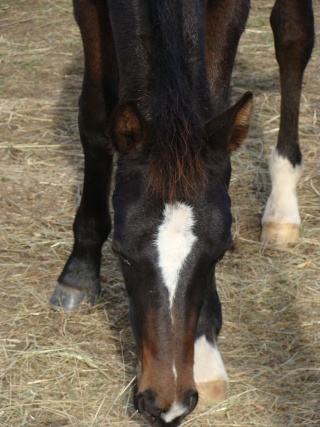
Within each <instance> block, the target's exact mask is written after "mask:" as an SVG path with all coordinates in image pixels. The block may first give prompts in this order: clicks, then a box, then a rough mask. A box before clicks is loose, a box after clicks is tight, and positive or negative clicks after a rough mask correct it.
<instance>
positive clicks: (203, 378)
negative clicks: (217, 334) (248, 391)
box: [193, 335, 229, 384]
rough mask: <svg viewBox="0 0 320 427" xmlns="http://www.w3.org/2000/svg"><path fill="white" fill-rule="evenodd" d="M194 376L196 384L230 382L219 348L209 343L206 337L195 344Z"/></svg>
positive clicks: (202, 337)
mask: <svg viewBox="0 0 320 427" xmlns="http://www.w3.org/2000/svg"><path fill="white" fill-rule="evenodd" d="M193 376H194V381H195V383H196V384H199V383H206V382H211V381H225V382H226V383H228V382H229V379H228V375H227V372H226V370H225V367H224V364H223V361H222V358H221V356H220V353H219V351H218V349H217V347H216V346H215V345H213V344H211V343H210V342H208V340H207V339H206V337H205V336H204V335H202V336H201V337H200V338H198V339H197V340H196V342H195V343H194V365H193Z"/></svg>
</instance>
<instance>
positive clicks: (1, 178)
mask: <svg viewBox="0 0 320 427" xmlns="http://www.w3.org/2000/svg"><path fill="white" fill-rule="evenodd" d="M252 3H253V4H252V10H251V16H250V20H249V22H248V26H247V31H246V32H245V34H244V35H243V38H242V41H241V45H240V48H239V54H238V57H237V61H236V68H235V72H234V77H233V97H234V98H235V99H236V98H239V96H240V95H241V94H242V93H244V92H245V91H247V90H251V91H253V93H254V95H255V112H254V117H253V120H252V128H251V131H250V136H249V138H248V141H247V143H246V146H245V147H243V148H242V149H241V150H239V151H238V152H237V153H235V155H234V156H233V168H234V173H233V178H232V183H231V195H232V200H233V217H234V224H233V234H234V237H235V243H236V250H235V251H234V252H233V253H229V254H228V255H227V256H226V257H225V258H224V260H223V261H222V262H221V264H219V268H218V272H217V283H218V288H219V294H220V297H221V300H222V304H223V313H224V326H223V330H222V333H221V337H220V341H219V348H220V351H221V354H222V356H223V359H224V361H225V365H226V368H227V371H228V374H229V377H230V389H229V397H228V399H227V400H226V401H224V402H222V403H220V404H218V405H207V406H205V405H203V404H200V405H199V407H198V408H197V410H196V411H195V412H194V413H192V414H191V415H190V416H189V417H188V418H187V419H186V420H185V422H184V423H183V426H190V427H191V426H192V427H196V426H198V427H205V426H216V427H222V426H228V427H229V426H230V427H231V426H232V427H240V426H241V427H242V426H246V427H247V426H259V427H264V426H265V427H288V426H307V427H311V426H320V313H319V312H320V310H319V307H320V275H319V273H320V224H319V217H320V215H319V214H320V200H319V196H320V158H319V151H320V137H319V133H320V128H319V122H318V119H317V117H318V114H319V112H320V77H319V76H320V73H319V71H320V70H319V67H320V55H319V46H318V44H316V47H315V50H314V54H313V58H312V60H311V62H310V65H309V66H308V69H307V71H306V75H305V80H304V89H303V96H302V101H301V124H300V140H301V146H302V151H303V155H304V160H305V163H304V164H305V170H304V175H303V177H302V179H301V181H300V183H299V188H298V196H299V203H300V212H301V217H302V230H301V238H300V240H299V242H298V243H297V244H296V245H294V246H292V247H290V248H289V250H288V251H280V250H278V249H277V248H275V247H273V246H271V245H270V246H266V245H263V244H261V243H260V242H259V233H260V220H261V215H262V212H263V206H264V204H265V202H266V199H267V196H268V192H269V190H270V181H269V177H268V170H267V165H268V158H269V155H270V151H271V147H273V146H274V143H275V141H276V137H277V131H278V126H279V101H280V97H279V81H278V69H277V64H276V61H275V58H274V51H273V38H272V33H271V30H270V28H269V23H268V19H269V14H270V9H271V5H272V1H267V0H256V1H253V2H252ZM314 7H315V15H316V31H317V32H318V29H319V28H320V27H319V24H320V5H319V1H318V0H314ZM82 66H83V59H82V49H81V42H80V37H79V33H78V30H77V28H76V25H75V23H74V20H73V16H72V7H71V1H69V0H68V1H67V0H60V1H58V2H57V1H54V0H32V1H31V0H25V1H24V0H15V1H10V0H8V1H6V0H2V1H0V79H1V85H0V378H1V382H0V426H1V427H27V426H28V427H29V426H30V427H31V426H32V427H102V426H118V427H128V426H147V424H146V422H145V421H144V419H143V418H142V417H141V416H140V415H139V414H136V413H135V410H134V408H133V405H132V389H133V369H134V361H135V356H134V343H133V338H132V334H131V330H130V326H129V321H128V304H127V299H126V295H125V291H124V285H123V282H122V279H121V275H120V273H119V270H118V267H117V263H116V261H115V259H114V256H113V255H112V253H111V251H110V240H109V241H108V242H107V243H106V245H105V247H104V256H103V266H102V274H101V276H102V277H101V279H102V285H103V291H102V295H101V298H100V301H99V304H98V306H97V307H96V308H95V309H94V310H93V311H92V313H89V314H82V315H81V314H75V315H73V316H66V315H64V314H63V313H52V312H51V311H50V309H49V307H48V299H49V297H50V295H51V293H52V291H53V288H54V286H55V281H56V278H57V277H58V275H59V273H60V271H61V269H62V267H63V265H64V262H65V260H66V258H67V256H68V254H69V252H70V249H71V247H72V232H71V229H72V222H73V217H74V213H75V210H76V207H77V205H78V203H79V198H80V195H81V181H82V172H83V157H82V151H81V147H80V144H79V142H78V130H77V98H78V96H79V93H80V88H81V80H82Z"/></svg>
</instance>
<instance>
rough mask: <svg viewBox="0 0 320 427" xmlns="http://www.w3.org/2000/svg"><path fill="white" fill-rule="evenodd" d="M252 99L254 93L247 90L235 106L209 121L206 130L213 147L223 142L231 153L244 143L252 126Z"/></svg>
mask: <svg viewBox="0 0 320 427" xmlns="http://www.w3.org/2000/svg"><path fill="white" fill-rule="evenodd" d="M252 99H253V95H252V93H251V92H246V93H245V94H244V95H243V97H242V98H241V99H240V100H239V101H238V102H237V103H236V104H235V105H234V106H233V107H231V108H229V109H228V110H227V111H225V112H224V113H222V114H220V115H219V116H217V117H215V118H214V119H212V120H211V121H210V122H209V123H207V125H206V132H207V136H208V139H209V142H210V143H211V145H212V146H213V147H217V146H220V147H221V145H222V144H223V147H224V149H225V150H226V151H227V152H229V153H230V152H232V151H235V150H236V149H237V148H238V147H239V146H240V145H241V144H242V143H243V141H244V140H245V138H246V136H247V133H248V130H249V126H250V117H251V112H252Z"/></svg>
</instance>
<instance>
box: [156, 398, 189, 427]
mask: <svg viewBox="0 0 320 427" xmlns="http://www.w3.org/2000/svg"><path fill="white" fill-rule="evenodd" d="M186 411H187V408H186V407H185V406H183V405H181V404H180V403H176V402H173V404H172V405H171V408H170V409H169V411H168V412H163V413H162V414H161V418H162V419H163V421H164V422H166V423H170V422H171V421H173V420H174V419H176V418H178V417H180V416H181V415H183V414H185V413H186Z"/></svg>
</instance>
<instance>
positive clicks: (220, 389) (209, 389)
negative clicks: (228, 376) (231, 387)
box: [196, 380, 228, 402]
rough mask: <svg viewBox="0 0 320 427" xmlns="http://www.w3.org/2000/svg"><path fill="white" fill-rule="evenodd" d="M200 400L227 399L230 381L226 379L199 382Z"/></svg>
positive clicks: (218, 400) (216, 400)
mask: <svg viewBox="0 0 320 427" xmlns="http://www.w3.org/2000/svg"><path fill="white" fill-rule="evenodd" d="M196 386H197V390H198V393H199V400H200V402H221V401H223V400H226V399H227V392H228V382H227V381H224V380H218V381H207V382H203V383H197V384H196Z"/></svg>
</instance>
